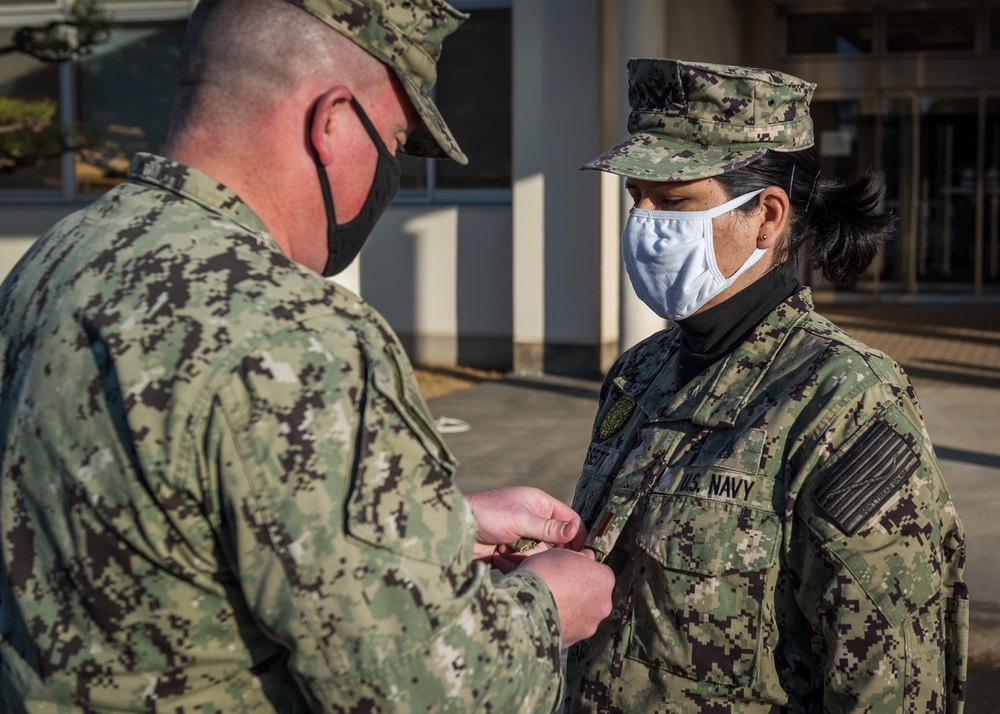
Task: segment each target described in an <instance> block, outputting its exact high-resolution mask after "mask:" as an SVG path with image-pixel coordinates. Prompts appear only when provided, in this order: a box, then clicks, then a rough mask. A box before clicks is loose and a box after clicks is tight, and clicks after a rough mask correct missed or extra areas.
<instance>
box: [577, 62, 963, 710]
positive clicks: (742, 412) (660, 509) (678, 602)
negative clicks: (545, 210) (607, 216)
mask: <svg viewBox="0 0 1000 714" xmlns="http://www.w3.org/2000/svg"><path fill="white" fill-rule="evenodd" d="M629 79H630V88H629V99H630V102H631V106H632V110H633V111H632V115H631V119H630V123H629V130H630V132H631V133H632V136H631V137H630V139H628V140H627V141H626V142H625V143H623V144H621V145H619V146H618V147H616V148H615V149H612V150H611V151H609V152H608V153H606V154H604V155H603V156H601V157H599V158H598V159H597V160H595V162H593V163H592V164H588V165H587V168H599V169H602V170H605V171H611V172H614V173H618V174H623V175H625V176H627V177H638V178H640V179H644V180H649V181H676V180H688V179H690V180H695V179H701V178H706V177H711V176H717V175H719V173H720V172H721V171H722V170H723V167H729V168H732V167H735V168H739V166H741V165H746V163H748V162H750V161H753V160H755V158H756V157H759V156H760V155H761V154H763V152H765V151H775V150H776V151H797V150H800V149H803V148H806V147H809V146H811V145H812V121H811V119H810V117H809V114H808V100H809V97H810V96H811V94H812V91H813V86H812V85H810V84H808V83H805V82H802V81H801V80H798V79H796V78H794V77H789V76H787V75H783V74H780V73H777V72H768V71H766V70H754V69H749V68H738V67H724V66H718V65H692V64H687V63H681V62H676V61H672V60H632V61H630V63H629ZM727 111H728V112H729V113H728V114H727ZM727 170H728V168H727ZM681 338H682V335H681V330H680V328H679V327H677V326H674V327H671V328H669V329H667V330H665V331H662V332H659V333H657V334H655V335H653V336H651V337H649V338H647V339H646V340H644V341H642V342H640V343H639V344H638V345H636V346H635V347H633V348H631V349H629V350H628V351H627V352H626V353H625V354H624V355H622V357H620V358H619V360H618V361H617V363H616V364H615V365H614V366H613V368H612V369H611V371H610V373H609V374H608V375H607V378H606V380H605V383H604V386H603V389H602V391H601V395H600V406H599V411H598V414H597V418H596V421H595V424H594V430H593V436H592V442H591V445H590V448H589V450H588V452H587V456H586V462H585V464H584V467H583V475H582V477H581V480H580V482H579V484H578V486H577V491H576V496H575V500H574V504H573V505H574V508H576V509H577V511H578V512H579V513H580V514H581V516H582V517H583V518H584V521H585V523H586V524H587V525H588V527H589V528H590V536H589V538H588V545H589V546H590V547H591V548H593V549H594V550H595V551H596V552H597V553H598V559H600V560H602V561H603V562H605V563H607V564H608V565H610V566H611V568H612V569H613V570H614V571H615V575H616V585H615V592H614V597H613V600H614V605H613V609H612V614H611V617H609V618H608V619H607V620H605V621H604V622H603V623H602V624H601V625H600V626H599V628H598V631H597V634H596V635H595V636H594V637H592V638H590V639H588V640H586V641H585V642H581V643H579V644H577V645H575V646H574V647H573V648H572V649H571V651H570V655H569V675H568V677H569V680H570V681H569V684H568V689H569V696H568V703H569V706H568V709H569V710H571V711H594V712H621V713H626V712H628V713H631V712H644V714H645V713H652V712H683V713H690V714H707V713H708V712H723V711H725V712H739V713H747V714H749V713H752V712H776V711H791V712H847V711H869V712H913V713H917V712H931V711H934V712H945V711H948V712H959V711H961V710H962V706H963V704H962V703H963V701H964V689H965V669H966V661H965V658H966V652H967V630H968V596H967V591H966V587H965V584H964V582H963V581H962V570H963V567H964V554H965V542H964V532H963V529H962V524H961V521H960V519H959V518H958V515H957V514H956V512H955V506H954V504H953V503H952V501H951V498H950V496H949V494H948V490H947V488H946V486H945V483H944V481H943V479H942V475H941V472H940V470H939V467H938V463H937V460H936V458H935V456H934V452H933V450H932V448H931V444H930V441H929V440H928V436H927V433H926V431H925V429H924V425H923V419H922V416H921V413H920V409H919V406H918V403H917V400H916V397H915V395H914V391H913V388H912V386H911V384H910V381H909V379H908V378H907V377H906V376H905V374H904V373H903V372H902V371H901V369H900V367H899V366H898V365H897V364H895V363H894V362H893V361H892V360H891V359H889V358H888V357H886V356H885V355H883V354H881V353H879V352H876V351H874V350H872V349H870V348H868V347H866V346H865V345H863V344H860V343H859V342H857V341H856V340H853V339H852V338H850V337H849V336H848V335H846V334H845V333H844V332H842V331H841V330H839V329H838V328H837V327H836V326H835V325H833V324H831V323H830V322H829V321H827V320H826V319H824V318H822V317H821V316H819V315H817V314H816V313H815V312H814V311H813V303H812V300H811V297H810V291H809V290H808V288H803V289H801V290H798V291H796V292H794V293H793V294H792V295H791V296H790V297H788V298H787V299H784V300H783V301H782V302H780V304H778V306H777V308H776V309H773V310H772V311H771V312H770V313H769V314H767V315H766V316H765V317H764V318H763V320H762V321H761V322H760V323H759V324H757V326H756V327H755V328H753V329H752V330H751V331H750V332H749V334H748V335H747V336H746V337H745V338H744V339H743V340H742V341H741V342H739V343H738V344H737V346H736V347H735V349H734V350H733V351H732V352H731V353H729V354H728V355H727V356H725V357H722V358H721V359H719V360H718V361H717V362H715V363H714V364H711V366H709V367H707V368H706V369H705V370H704V371H703V372H701V373H700V374H697V376H694V377H693V378H692V379H691V380H690V381H687V382H684V381H681V380H679V379H678V374H679V372H680V370H681V363H680V359H681Z"/></svg>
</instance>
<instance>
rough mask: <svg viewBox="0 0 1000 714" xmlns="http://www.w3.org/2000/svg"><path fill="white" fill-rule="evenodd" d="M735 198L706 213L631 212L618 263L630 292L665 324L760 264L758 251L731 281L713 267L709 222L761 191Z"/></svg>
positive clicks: (762, 250)
mask: <svg viewBox="0 0 1000 714" xmlns="http://www.w3.org/2000/svg"><path fill="white" fill-rule="evenodd" d="M763 190H764V189H761V190H760V191H754V192H753V193H747V194H744V195H742V196H737V197H736V198H734V199H733V200H731V201H727V202H726V203H723V204H722V205H721V206H716V207H715V208H710V209H708V210H707V211H647V210H643V209H640V208H633V209H632V210H631V212H630V213H629V216H628V220H627V221H626V223H625V230H624V232H623V233H622V259H623V260H624V261H625V270H626V271H627V272H628V277H629V279H630V280H631V281H632V288H633V289H634V290H635V294H636V295H638V296H639V299H640V300H642V301H643V302H644V303H646V305H648V306H649V308H650V309H651V310H652V311H653V312H655V313H656V314H657V315H659V316H660V317H662V318H665V319H667V320H683V319H684V318H685V317H690V316H691V315H693V314H694V313H696V312H697V311H698V310H700V309H701V308H702V307H704V305H705V304H706V303H707V302H708V301H709V300H711V299H712V298H714V297H715V296H716V295H718V294H719V293H721V292H722V291H723V290H725V289H726V288H728V287H729V286H730V285H732V284H733V283H734V282H736V279H737V278H739V277H740V276H741V275H743V273H745V272H746V271H747V270H749V269H750V268H751V267H752V266H753V265H754V264H755V263H756V262H757V261H758V260H760V259H761V258H762V257H764V254H765V253H766V252H767V249H766V248H757V249H756V250H754V252H753V253H752V254H751V255H750V257H749V258H747V260H746V261H745V262H744V263H743V265H741V266H740V268H739V270H737V271H736V272H735V273H733V274H732V275H731V276H730V277H728V278H726V277H723V275H722V273H720V272H719V267H718V266H717V265H716V264H715V246H714V244H713V236H712V219H713V218H718V217H719V216H721V215H724V214H726V213H729V212H730V211H732V210H733V209H734V208H738V207H739V206H742V205H743V204H744V203H746V202H747V201H749V200H750V199H751V198H753V197H754V196H756V195H757V194H759V193H761V191H763Z"/></svg>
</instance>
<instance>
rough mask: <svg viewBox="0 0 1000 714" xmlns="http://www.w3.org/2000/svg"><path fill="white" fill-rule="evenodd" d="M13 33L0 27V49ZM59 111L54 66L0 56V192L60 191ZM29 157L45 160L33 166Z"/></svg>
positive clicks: (15, 55) (17, 56) (16, 56)
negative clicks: (4, 190)
mask: <svg viewBox="0 0 1000 714" xmlns="http://www.w3.org/2000/svg"><path fill="white" fill-rule="evenodd" d="M0 1H3V0H0ZM15 30H16V28H6V27H0V47H9V46H10V45H11V44H12V43H13V41H14V32H15ZM59 111H60V103H59V67H58V66H57V65H54V64H48V63H46V62H42V61H40V60H37V59H35V58H34V57H29V56H28V55H24V54H20V53H16V52H12V53H8V54H5V55H0V124H3V125H4V128H5V131H4V132H3V133H0V190H2V189H9V188H23V189H40V190H50V191H57V190H58V189H60V188H61V186H62V176H61V174H60V168H59V166H60V159H59V152H60V148H61V139H62V131H61V128H60V125H59ZM18 127H19V128H18ZM33 156H42V157H46V158H41V159H39V160H37V161H35V160H32V158H31V157H33Z"/></svg>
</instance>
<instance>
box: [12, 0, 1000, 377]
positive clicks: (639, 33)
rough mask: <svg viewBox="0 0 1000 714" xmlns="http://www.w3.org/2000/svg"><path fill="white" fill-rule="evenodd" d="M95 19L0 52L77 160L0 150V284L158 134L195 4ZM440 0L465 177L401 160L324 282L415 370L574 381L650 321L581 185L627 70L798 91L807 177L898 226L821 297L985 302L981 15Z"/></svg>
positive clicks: (593, 196) (621, 207) (990, 188)
mask: <svg viewBox="0 0 1000 714" xmlns="http://www.w3.org/2000/svg"><path fill="white" fill-rule="evenodd" d="M67 2H69V0H44V1H43V0H30V1H29V0H20V1H19V2H11V0H0V46H4V45H6V44H8V43H9V42H11V41H12V40H13V37H14V33H15V32H16V30H17V28H19V27H22V26H26V25H38V24H44V23H47V22H50V21H52V20H55V19H59V18H61V17H65V13H66V12H67V10H68V9H69V8H68V6H67ZM99 4H100V6H101V7H102V9H103V10H104V11H105V12H106V13H107V14H108V16H109V17H110V18H111V20H112V27H111V30H110V34H109V36H108V38H107V40H106V41H105V42H102V43H100V44H99V45H96V46H95V47H94V48H93V51H92V52H91V53H90V54H87V55H85V56H82V57H80V58H77V59H75V60H72V61H69V62H64V63H61V64H46V63H43V62H41V61H38V60H36V59H33V58H31V57H28V56H24V55H22V54H19V53H8V54H5V55H0V98H2V97H14V98H24V99H34V100H37V99H47V100H48V101H50V102H52V103H53V106H54V113H53V122H55V123H57V124H58V125H59V126H61V127H62V129H63V131H64V133H65V134H66V135H71V134H74V133H76V132H78V131H82V135H83V137H84V138H85V140H86V143H87V147H88V148H87V149H85V150H82V151H78V152H71V153H65V154H63V155H55V156H53V157H51V158H45V159H43V160H40V161H38V162H35V163H34V164H33V165H30V166H24V167H18V168H16V170H5V169H4V163H3V156H4V154H2V153H0V273H6V272H7V271H8V270H9V269H10V267H11V266H12V265H13V263H14V262H15V261H16V260H17V258H18V257H19V256H20V255H21V254H22V253H23V251H24V250H25V249H26V248H27V246H29V245H30V244H31V241H32V240H33V239H34V237H35V236H37V235H38V234H39V233H41V232H42V231H44V230H45V229H46V228H47V227H48V226H49V225H51V224H52V223H54V222H55V221H56V220H58V219H59V218H60V217H62V216H63V215H65V214H67V213H69V212H70V211H72V210H75V209H76V208H77V207H79V206H80V205H83V204H85V203H86V202H87V201H89V200H92V199H93V197H94V196H95V195H98V194H99V193H100V192H102V191H103V190H106V188H107V187H108V186H110V185H113V184H114V183H116V182H117V181H120V180H121V179H122V176H123V174H124V171H125V168H126V167H127V163H128V159H129V157H130V156H131V154H132V153H133V152H134V151H136V150H143V149H145V150H154V151H155V150H156V149H157V148H158V146H159V144H160V143H161V142H162V140H163V137H164V136H165V131H166V121H167V118H168V116H169V106H170V99H171V88H172V86H173V83H174V81H175V80H176V67H177V59H178V57H179V52H180V44H181V39H182V36H183V31H184V26H185V19H186V17H187V15H188V14H189V12H190V10H191V8H192V7H193V5H194V4H195V3H194V2H188V1H187V0H149V1H147V2H139V1H131V2H129V1H123V0H103V2H100V3H99ZM454 4H455V5H457V6H458V7H460V8H462V9H464V10H466V11H468V12H469V13H470V14H471V19H470V20H469V21H468V22H467V23H466V24H465V25H464V26H463V27H462V28H461V29H460V30H459V32H458V33H456V35H455V36H454V37H453V38H451V39H450V40H449V41H448V42H446V44H445V50H444V55H443V58H442V63H441V67H440V78H439V82H438V86H437V89H436V92H437V101H438V104H439V105H440V106H441V109H442V113H443V114H444V116H445V117H446V118H447V119H448V121H449V125H450V126H451V127H452V128H453V130H454V132H455V134H456V136H457V138H458V140H459V142H460V143H461V145H462V146H463V148H464V149H465V150H466V152H467V153H468V155H469V157H470V165H469V166H468V167H460V166H458V165H456V164H452V163H449V162H437V161H425V160H417V159H410V158H406V159H404V162H403V166H404V174H403V183H402V188H401V191H400V194H399V196H398V198H397V199H396V201H395V202H394V204H393V205H392V206H391V207H390V209H389V210H388V211H387V213H386V215H385V217H384V218H383V219H382V221H381V222H380V223H379V225H378V226H377V228H376V231H375V234H374V235H373V236H372V238H371V240H370V241H369V243H368V244H367V245H366V247H365V249H364V251H363V252H362V254H361V257H360V258H359V260H357V261H356V262H355V264H354V265H352V266H351V267H350V268H349V269H348V270H347V271H346V272H345V273H344V274H343V275H342V276H339V278H338V279H339V280H341V281H342V282H344V283H345V284H346V285H348V287H351V288H353V289H355V290H357V291H358V292H360V293H361V294H362V295H363V296H365V297H366V298H367V299H368V300H370V301H371V302H372V303H373V304H374V305H375V306H376V307H378V308H379V309H380V310H381V311H382V312H383V313H384V314H385V315H386V317H387V318H388V319H389V321H390V322H391V323H392V324H393V326H394V327H395V328H396V330H397V331H398V332H399V334H400V336H401V338H402V339H403V341H404V344H405V345H406V347H407V349H408V350H409V352H410V354H411V357H412V358H413V359H414V361H416V362H419V363H424V364H433V365H445V366H447V365H467V366H476V367H490V368H495V369H504V370H508V369H513V370H516V371H525V372H539V371H549V372H568V373H590V374H592V373H596V372H600V371H603V370H606V369H607V367H608V366H609V365H610V363H611V361H612V360H613V359H614V358H615V357H616V356H617V355H618V354H619V353H620V351H621V350H622V349H624V348H625V347H628V346H629V345H631V344H633V343H635V342H636V341H637V340H639V339H642V338H643V337H645V336H646V335H648V334H650V333H651V332H652V331H654V330H656V329H659V328H660V327H662V326H663V322H662V321H661V320H660V319H659V318H657V317H656V316H655V315H653V314H652V313H651V312H649V310H648V309H647V308H646V307H645V306H644V305H642V304H641V303H639V302H638V301H637V300H636V299H635V297H634V296H633V294H632V292H631V288H630V286H629V285H628V280H627V277H625V276H624V273H623V271H622V269H621V261H620V258H619V236H620V231H621V227H622V225H623V223H624V217H625V215H626V214H627V211H628V208H629V200H628V198H627V195H625V194H624V191H623V189H622V184H621V181H620V179H618V178H616V177H613V176H608V175H603V174H598V173H595V172H589V171H588V172H582V171H579V170H578V167H579V166H580V165H581V164H582V163H584V162H585V161H587V160H589V159H590V158H592V157H593V156H595V155H597V154H598V153H600V152H601V151H603V150H604V149H606V148H607V147H609V146H611V145H613V144H615V143H617V142H618V141H620V140H621V139H622V138H623V136H624V134H625V123H626V118H627V106H626V104H625V92H626V86H625V62H626V61H627V59H628V58H629V57H635V56H659V57H677V58H682V59H687V60H700V61H706V62H722V63H734V64H748V65H756V66H762V67H773V68H776V69H781V70H783V71H787V72H790V73H792V74H795V75H797V76H799V77H803V78H805V79H808V80H811V81H814V82H817V84H818V85H819V86H818V89H817V92H816V95H815V99H814V103H813V115H814V118H815V123H816V137H817V143H818V146H819V149H820V152H821V154H822V155H823V158H824V175H825V176H829V177H834V178H840V179H845V180H849V179H850V178H852V177H854V176H856V175H859V174H860V173H863V172H865V171H873V172H876V173H878V174H879V175H881V176H882V177H883V178H884V179H885V181H886V185H887V187H888V195H887V206H888V207H889V209H890V210H892V211H894V212H895V213H896V214H897V216H898V226H897V229H896V233H895V236H894V238H893V240H892V241H891V242H890V243H889V244H888V245H887V247H886V249H885V251H884V253H883V255H882V256H881V257H880V259H879V260H878V261H877V263H876V264H875V265H873V267H872V268H871V269H870V270H869V272H868V273H867V274H865V275H863V276H861V277H859V278H858V279H857V280H856V281H854V282H853V283H852V284H850V285H848V286H844V287H838V288H833V287H831V286H827V285H823V284H822V283H821V282H819V281H814V287H815V288H816V289H817V290H818V291H821V292H822V293H823V295H824V297H826V298H831V299H841V298H843V299H865V300H894V299H940V298H942V297H946V298H947V299H955V300H989V299H992V298H994V297H995V296H997V295H1000V239H998V225H1000V221H998V208H1000V190H998V180H997V173H998V170H1000V0H809V1H804V0H802V1H799V2H794V1H789V2H777V1H775V0H701V2H698V3H691V2H687V1H686V0H466V1H465V2H461V1H456V2H454ZM70 31H71V30H70ZM2 124H3V113H2V105H0V129H2ZM88 132H89V133H88ZM0 137H2V134H0ZM2 146H3V144H2V142H0V147H2ZM8 153H9V152H8ZM8 164H9V161H8Z"/></svg>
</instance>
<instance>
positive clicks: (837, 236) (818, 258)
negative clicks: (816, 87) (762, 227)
mask: <svg viewBox="0 0 1000 714" xmlns="http://www.w3.org/2000/svg"><path fill="white" fill-rule="evenodd" d="M819 171H820V166H819V156H818V155H817V153H816V149H815V148H811V149H807V150H805V151H795V152H778V151H769V152H767V153H766V154H764V155H763V156H762V157H761V158H759V159H757V160H756V161H754V162H753V163H751V164H749V165H747V166H744V167H743V168H741V169H737V170H735V171H731V172H729V173H726V174H722V175H720V176H716V177H715V179H716V180H717V181H718V182H719V183H720V184H721V185H722V188H723V190H724V191H725V192H726V196H727V197H728V198H736V196H741V195H743V194H746V193H750V192H751V191H756V190H758V189H763V188H767V187H769V186H778V187H779V188H782V189H784V190H785V192H786V193H787V194H788V197H789V203H790V204H791V211H790V214H791V215H790V216H789V219H788V223H787V224H786V225H785V232H784V239H783V240H782V242H781V243H780V244H779V245H778V246H777V248H776V251H777V261H776V262H777V263H778V264H781V263H784V262H786V261H789V260H798V256H799V252H800V250H801V249H802V248H803V246H805V247H806V249H807V252H808V259H809V267H810V268H812V269H814V270H822V271H823V277H825V278H826V279H827V280H829V281H831V282H834V283H845V282H847V281H848V280H850V279H851V278H853V277H854V276H855V275H858V274H860V273H863V272H864V271H865V269H866V268H867V267H868V266H869V265H870V264H871V262H872V261H873V260H874V259H875V256H876V255H878V251H879V248H880V247H881V246H882V244H883V243H884V242H885V240H886V239H887V238H888V237H889V234H890V232H891V231H892V227H893V224H894V222H895V218H894V217H893V216H892V214H890V213H887V212H886V211H885V210H884V208H883V199H884V198H885V186H884V185H883V184H882V183H881V182H880V181H878V180H877V179H876V178H875V177H874V176H872V175H871V174H866V175H864V176H862V177H861V178H859V179H857V180H855V181H852V182H851V183H848V184H845V183H843V182H841V181H829V180H826V179H823V178H819ZM757 206H758V204H757V203H756V202H755V201H750V202H749V203H747V204H744V205H743V206H740V208H739V209H738V210H741V211H744V212H746V213H750V212H752V211H754V210H756V209H757Z"/></svg>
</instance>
